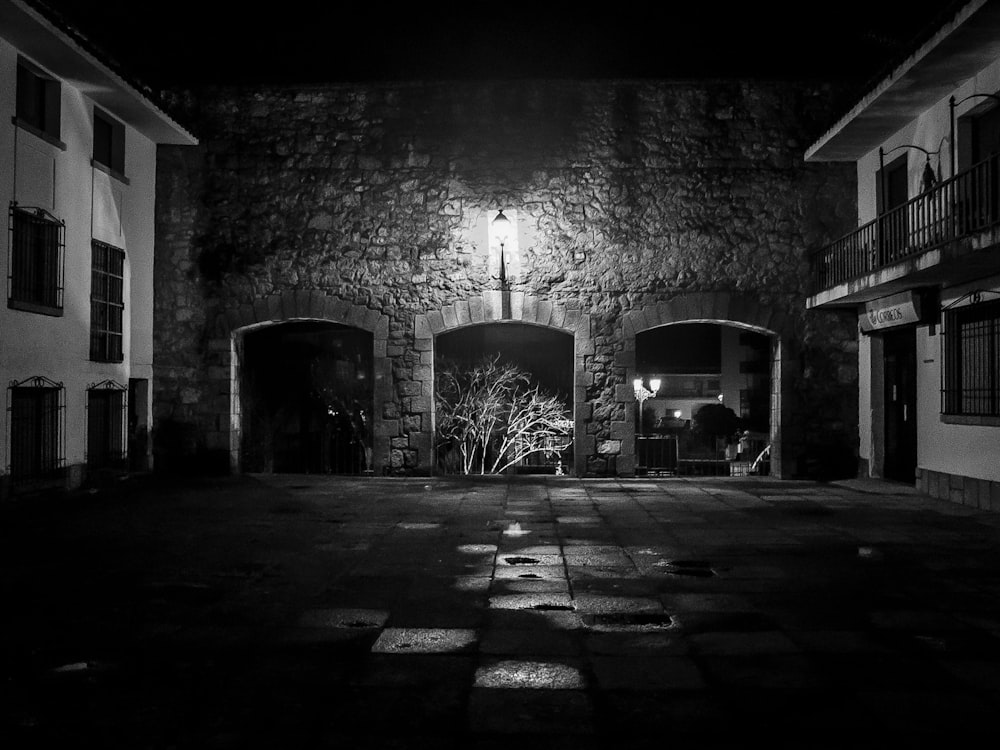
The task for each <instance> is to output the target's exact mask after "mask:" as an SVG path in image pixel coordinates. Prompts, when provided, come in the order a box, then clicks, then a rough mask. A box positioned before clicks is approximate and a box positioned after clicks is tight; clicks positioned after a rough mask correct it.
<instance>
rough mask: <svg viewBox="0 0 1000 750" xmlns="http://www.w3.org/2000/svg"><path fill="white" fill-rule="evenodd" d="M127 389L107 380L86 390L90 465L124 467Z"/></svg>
mask: <svg viewBox="0 0 1000 750" xmlns="http://www.w3.org/2000/svg"><path fill="white" fill-rule="evenodd" d="M125 391H126V386H124V385H120V384H118V383H115V382H114V381H113V380H106V381H104V382H103V383H97V384H95V385H91V386H90V387H89V388H88V389H87V466H88V467H89V468H91V469H105V468H112V467H117V466H121V465H122V464H123V463H124V461H125V455H126V448H125V437H126V427H125V421H126V412H125V406H126V398H125Z"/></svg>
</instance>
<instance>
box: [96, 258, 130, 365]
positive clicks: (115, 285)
mask: <svg viewBox="0 0 1000 750" xmlns="http://www.w3.org/2000/svg"><path fill="white" fill-rule="evenodd" d="M92 256H93V261H92V263H93V265H92V270H91V276H90V358H91V359H92V360H95V361H98V362H121V361H122V319H123V317H124V312H125V302H124V287H125V282H124V272H125V252H124V251H122V250H119V249H118V248H117V247H112V246H111V245H108V244H105V243H104V242H99V241H97V240H94V241H93V243H92Z"/></svg>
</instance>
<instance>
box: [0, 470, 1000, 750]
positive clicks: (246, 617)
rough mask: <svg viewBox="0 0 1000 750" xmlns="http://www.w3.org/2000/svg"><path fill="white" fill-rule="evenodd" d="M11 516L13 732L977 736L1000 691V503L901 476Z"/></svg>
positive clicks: (34, 511)
mask: <svg viewBox="0 0 1000 750" xmlns="http://www.w3.org/2000/svg"><path fill="white" fill-rule="evenodd" d="M0 515H2V518H0V597H2V598H0V601H3V602H4V605H5V610H6V615H5V617H4V618H3V628H4V630H3V638H2V639H0V648H2V654H0V656H2V658H0V670H2V673H0V678H2V679H0V745H2V746H4V747H49V746H60V745H65V746H69V745H81V744H83V745H88V744H89V745H96V746H103V747H130V748H131V747H178V748H184V747H220V748H231V747H337V748H345V747H346V748H352V750H353V749H354V748H366V747H372V748H380V749H382V748H426V747H434V748H463V750H467V749H468V748H501V747H502V748H505V750H506V749H507V748H510V747H511V746H513V745H516V746H517V747H518V748H541V747H545V748H546V749H547V750H553V749H554V750H558V749H559V748H563V747H565V748H569V747H572V748H574V750H587V748H616V749H617V748H620V747H624V746H628V747H629V748H630V749H635V748H645V747H649V748H653V747H656V748H662V747H664V746H670V747H680V748H685V747H691V748H695V747H697V748H705V747H746V746H753V745H754V744H766V745H767V746H771V747H779V746H780V747H785V746H788V747H796V748H798V747H810V748H812V747H828V748H844V747H851V748H859V747H872V748H874V747H895V746H908V745H909V746H926V745H927V744H928V743H931V744H935V745H936V746H940V747H958V746H971V745H970V742H971V741H970V742H967V741H965V738H966V735H968V736H969V737H971V736H972V735H973V734H974V733H975V732H984V731H985V732H992V731H994V729H995V726H994V725H995V707H996V706H997V705H1000V572H998V571H1000V522H998V520H997V517H996V516H995V515H993V514H989V513H987V512H981V511H976V510H973V509H970V508H965V507H962V506H958V507H956V506H953V505H950V504H948V503H945V502H943V501H937V500H933V499H930V498H927V497H925V496H922V495H920V494H919V493H916V492H902V491H900V490H899V488H898V486H895V485H891V486H884V487H883V486H882V485H880V484H878V483H872V482H865V483H832V484H815V483H809V482H787V483H785V482H780V481H776V480H767V479H766V478H747V479H732V480H730V479H656V480H648V481H647V480H629V481H617V480H573V479H567V478H554V477H552V478H546V477H523V478H496V479H493V478H489V479H482V480H474V479H470V480H460V479H448V478H440V479H420V480H397V479H375V478H368V479H352V478H336V477H317V476H308V477H303V476H281V475H278V476H270V477H268V476H254V477H233V478H218V479H205V480H190V481H185V482H160V483H158V484H157V483H153V482H149V483H146V484H135V483H132V484H124V485H123V486H122V487H120V488H116V489H114V490H110V491H105V492H102V493H97V494H94V495H83V496H74V497H73V498H72V499H67V500H51V501H38V502H36V503H30V504H17V505H13V504H12V505H9V506H7V507H3V508H0ZM626 737H627V738H628V741H627V743H625V744H623V742H624V740H623V738H626Z"/></svg>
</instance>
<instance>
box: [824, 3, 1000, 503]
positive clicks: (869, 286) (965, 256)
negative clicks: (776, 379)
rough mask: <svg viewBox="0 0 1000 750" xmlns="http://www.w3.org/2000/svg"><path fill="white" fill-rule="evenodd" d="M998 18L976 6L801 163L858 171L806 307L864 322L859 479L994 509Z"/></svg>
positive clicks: (999, 258) (919, 50) (999, 483)
mask: <svg viewBox="0 0 1000 750" xmlns="http://www.w3.org/2000/svg"><path fill="white" fill-rule="evenodd" d="M998 6H1000V4H998V3H996V2H989V1H988V0H976V1H975V2H970V3H968V4H966V5H965V6H963V7H962V8H961V9H960V10H958V11H957V12H956V13H955V14H954V15H953V16H951V17H949V18H947V19H945V20H944V22H943V24H942V25H941V26H940V27H938V28H937V29H935V30H933V33H930V32H929V33H928V34H927V35H925V37H924V38H922V39H919V40H916V42H915V44H916V48H915V49H914V50H913V51H912V53H911V54H910V55H909V56H908V57H907V58H906V59H905V60H904V61H903V62H901V63H900V64H899V65H897V66H896V67H895V68H894V69H893V70H892V71H891V73H890V74H889V75H888V76H887V77H885V78H884V79H882V80H880V81H879V82H878V83H877V84H875V85H874V87H872V88H871V89H870V90H869V91H868V92H867V93H866V94H865V96H864V97H863V98H862V99H861V100H860V101H859V102H857V103H856V104H855V106H854V107H853V109H851V111H850V112H849V113H848V114H847V115H845V116H844V117H843V118H842V119H841V120H840V121H839V122H838V123H837V124H836V125H835V126H834V127H833V128H832V129H830V130H829V131H828V132H827V133H826V134H825V135H824V136H823V137H822V138H820V139H819V140H818V141H817V142H816V143H814V144H813V145H812V146H811V147H810V148H809V150H808V151H807V153H806V159H807V161H850V162H854V163H856V165H857V181H858V225H859V226H858V229H857V230H856V231H855V232H852V233H851V234H849V235H847V236H845V237H843V238H841V239H840V240H838V241H836V242H834V243H832V244H831V245H829V246H827V247H824V248H822V249H821V250H820V251H819V252H817V253H816V254H815V255H814V256H813V257H812V258H811V272H812V275H813V293H812V295H811V297H810V298H809V300H808V302H807V304H808V306H809V307H810V308H816V309H824V308H834V307H840V308H848V309H852V310H855V311H856V312H857V314H858V341H859V370H860V371H859V397H860V398H859V401H860V414H859V424H860V436H859V437H860V440H859V457H860V460H861V469H860V471H861V474H862V475H865V476H872V477H882V478H886V479H891V480H897V481H901V482H906V483H910V484H915V485H916V486H917V487H918V488H919V489H921V490H923V491H925V492H927V493H929V494H931V495H933V496H935V497H939V498H944V499H949V500H952V501H954V502H958V503H963V504H966V505H971V506H973V507H978V508H984V509H992V510H1000V7H998Z"/></svg>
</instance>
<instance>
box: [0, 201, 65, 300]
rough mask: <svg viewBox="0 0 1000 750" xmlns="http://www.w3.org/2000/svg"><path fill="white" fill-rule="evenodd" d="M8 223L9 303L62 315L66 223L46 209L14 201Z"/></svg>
mask: <svg viewBox="0 0 1000 750" xmlns="http://www.w3.org/2000/svg"><path fill="white" fill-rule="evenodd" d="M8 226H9V231H10V264H9V266H8V269H9V270H8V273H7V300H8V306H9V307H13V308H17V309H27V310H29V311H35V312H53V311H58V312H59V314H62V312H61V311H62V306H63V253H64V247H65V236H66V226H65V224H64V223H63V222H61V221H59V220H58V219H56V218H55V217H54V216H52V215H51V214H50V213H48V212H47V211H46V210H45V209H43V208H25V207H22V206H17V205H16V204H13V203H12V204H11V207H10V214H9V225H8Z"/></svg>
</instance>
